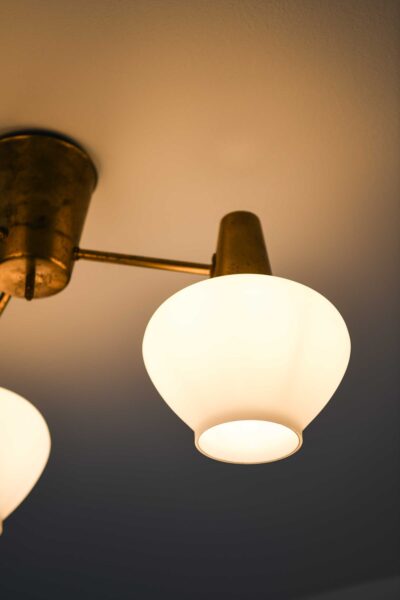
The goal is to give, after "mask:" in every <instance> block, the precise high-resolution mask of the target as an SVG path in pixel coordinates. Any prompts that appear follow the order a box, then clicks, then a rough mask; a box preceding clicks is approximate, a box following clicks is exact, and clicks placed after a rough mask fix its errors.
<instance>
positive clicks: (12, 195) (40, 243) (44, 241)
mask: <svg viewBox="0 0 400 600" xmlns="http://www.w3.org/2000/svg"><path fill="white" fill-rule="evenodd" d="M96 183H97V173H96V169H95V166H94V164H93V162H92V160H91V158H90V157H89V156H88V154H87V153H86V152H85V151H84V150H83V149H82V148H81V147H80V146H78V145H77V144H75V143H74V142H72V141H71V140H69V139H68V138H66V137H64V136H60V135H56V134H53V133H50V132H44V131H28V132H16V133H11V134H7V135H5V136H3V137H2V138H0V290H1V291H2V292H3V293H4V294H8V295H9V296H14V297H19V298H26V299H27V300H32V299H33V298H44V297H46V296H52V295H53V294H57V293H58V292H60V291H61V290H63V289H64V288H65V286H66V285H67V283H68V281H69V279H70V277H71V273H72V269H73V265H74V249H75V248H76V247H77V246H78V245H79V240H80V237H81V233H82V229H83V225H84V222H85V217H86V214H87V210H88V207H89V203H90V198H91V195H92V193H93V191H94V189H95V187H96Z"/></svg>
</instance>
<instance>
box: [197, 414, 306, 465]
mask: <svg viewBox="0 0 400 600" xmlns="http://www.w3.org/2000/svg"><path fill="white" fill-rule="evenodd" d="M301 443H302V436H301V434H298V433H296V432H295V431H294V430H293V429H291V428H290V427H287V426H286V425H281V424H280V423H273V422H272V421H262V420H254V419H252V420H241V421H228V422H227V423H219V424H218V425H214V426H213V427H209V428H208V429H206V430H205V431H203V432H202V433H200V434H199V435H198V436H196V439H195V444H196V447H197V448H198V450H200V452H202V453H203V454H205V455H206V456H208V457H210V458H214V459H216V460H221V461H223V462H230V463H243V464H255V463H265V462H273V461H275V460H279V459H281V458H286V457H287V456H290V455H291V454H293V453H294V452H296V451H297V450H298V449H299V448H300V447H301Z"/></svg>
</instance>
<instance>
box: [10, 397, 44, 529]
mask: <svg viewBox="0 0 400 600" xmlns="http://www.w3.org/2000/svg"><path fill="white" fill-rule="evenodd" d="M49 453H50V434H49V430H48V428H47V425H46V422H45V420H44V419H43V417H42V415H41V414H40V413H39V411H38V410H37V409H36V408H35V407H34V406H33V405H32V404H30V403H29V402H28V401H27V400H25V399H24V398H21V396H18V395H17V394H14V393H13V392H10V391H9V390H6V389H4V388H0V533H1V529H2V522H3V521H4V519H5V518H6V517H8V515H9V514H10V513H12V512H13V510H15V509H16V508H17V506H18V505H19V504H20V503H21V502H22V501H23V500H24V499H25V497H26V496H27V495H28V494H29V492H30V491H31V489H32V488H33V486H34V485H35V483H36V482H37V480H38V479H39V477H40V475H41V473H42V471H43V469H44V467H45V465H46V462H47V459H48V457H49Z"/></svg>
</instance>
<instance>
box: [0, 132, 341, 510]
mask: <svg viewBox="0 0 400 600" xmlns="http://www.w3.org/2000/svg"><path fill="white" fill-rule="evenodd" d="M96 182H97V174H96V170H95V167H94V165H93V163H92V161H91V159H90V157H89V156H88V154H87V153H86V152H85V151H84V150H83V149H82V148H81V147H80V146H78V145H77V144H76V143H74V142H72V141H71V140H70V139H69V138H66V137H64V136H59V135H55V134H52V133H49V132H42V131H29V132H18V133H12V134H9V135H7V136H4V137H3V138H1V139H0V290H2V294H0V313H1V312H2V311H3V310H4V308H5V306H6V304H7V302H8V300H9V298H10V297H11V296H16V297H19V298H26V299H27V300H32V299H35V298H43V297H46V296H51V295H53V294H56V293H58V292H60V291H62V290H63V289H64V288H65V286H66V285H67V284H68V281H69V280H70V277H71V274H72V270H73V267H74V264H75V262H76V261H77V260H79V259H86V260H94V261H100V262H108V263H116V264H125V265H131V266H142V267H149V268H154V269H164V270H170V271H180V272H184V273H194V274H199V275H206V276H208V277H209V279H208V280H205V281H201V282H198V283H195V284H194V285H190V286H188V287H186V288H184V289H183V290H181V291H179V292H178V293H176V294H174V295H173V296H172V297H171V298H169V299H168V300H167V301H166V302H164V303H163V304H162V305H161V306H160V308H159V309H158V310H157V311H156V312H155V313H154V315H153V317H152V318H151V319H150V322H149V324H148V326H147V329H146V332H145V336H144V341H143V356H144V362H145V365H146V368H147V371H148V373H149V375H150V377H151V379H152V381H153V383H154V385H155V386H156V388H157V389H158V391H159V392H160V394H161V396H162V397H163V398H164V400H165V401H166V402H167V404H169V406H170V407H171V408H172V410H173V411H174V412H175V413H176V414H177V415H178V416H179V417H180V418H181V419H182V420H183V421H184V422H185V423H186V424H187V425H188V426H189V427H191V428H192V429H193V430H194V435H195V444H196V447H197V448H198V449H199V450H200V451H201V452H202V453H203V454H205V455H207V456H209V457H211V458H215V459H217V460H221V461H226V462H234V463H260V462H270V461H274V460H278V459H281V458H284V457H286V456H289V455H290V454H293V453H294V452H296V451H297V450H298V449H299V448H300V446H301V444H302V436H303V430H304V429H305V427H307V425H308V424H309V423H310V422H311V421H312V420H313V419H314V418H315V417H316V416H317V414H318V413H319V412H320V411H321V410H322V408H323V407H324V406H325V404H326V403H327V402H328V401H329V399H330V398H331V397H332V395H333V393H334V392H335V390H336V388H337V386H338V385H339V383H340V381H341V379H342V377H343V375H344V373H345V371H346V368H347V364H348V361H349V357H350V338H349V334H348V331H347V328H346V325H345V323H344V321H343V319H342V317H341V316H340V314H339V312H338V311H337V310H336V308H335V307H334V306H333V305H332V304H331V303H330V302H329V301H328V300H326V299H325V298H324V297H323V296H321V295H320V294H319V293H317V292H315V291H314V290H312V289H310V288H309V287H307V286H304V285H302V284H300V283H296V282H294V281H290V280H287V279H283V278H281V277H275V276H272V273H271V268H270V264H269V261H268V256H267V251H266V248H265V243H264V238H263V234H262V230H261V225H260V222H259V220H258V218H257V217H256V216H255V215H254V214H252V213H249V212H244V211H238V212H233V213H230V214H228V215H226V216H225V217H224V218H223V219H222V221H221V225H220V232H219V238H218V245H217V251H216V254H215V255H214V256H213V260H212V264H200V263H193V262H183V261H175V260H166V259H159V258H150V257H143V256H133V255H128V254H117V253H113V252H101V251H95V250H84V249H81V248H79V241H80V236H81V232H82V228H83V225H84V221H85V217H86V213H87V209H88V206H89V202H90V198H91V195H92V192H93V191H94V189H95V186H96ZM0 418H3V419H4V420H5V422H6V420H7V418H8V417H7V416H3V417H1V415H0ZM22 437H23V435H22ZM22 442H23V440H22V438H21V443H22ZM0 448H3V446H0ZM3 451H6V448H5V447H4V450H3ZM1 452H2V450H1V449H0V453H1ZM0 463H1V455H0ZM0 508H1V507H0ZM0 516H1V514H0Z"/></svg>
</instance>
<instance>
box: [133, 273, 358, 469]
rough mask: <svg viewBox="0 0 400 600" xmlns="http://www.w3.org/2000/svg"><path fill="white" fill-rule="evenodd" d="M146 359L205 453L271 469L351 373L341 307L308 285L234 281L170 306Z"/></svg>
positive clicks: (204, 286)
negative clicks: (274, 462)
mask: <svg viewBox="0 0 400 600" xmlns="http://www.w3.org/2000/svg"><path fill="white" fill-rule="evenodd" d="M143 357H144V362H145V365H146V368H147V371H148V373H149V375H150V378H151V380H152V381H153V383H154V385H155V387H156V388H157V390H158V391H159V393H160V394H161V396H162V397H163V398H164V400H165V402H166V403H167V404H168V405H169V406H170V407H171V408H172V410H173V411H174V412H175V413H176V414H177V415H178V416H179V417H180V418H181V419H182V420H183V421H184V422H185V423H186V424H187V425H188V426H189V427H191V428H192V429H193V430H194V432H195V443H196V446H197V448H198V449H199V450H200V451H201V452H203V453H204V454H206V455H207V456H210V457H212V458H215V459H218V460H223V461H227V462H237V463H258V462H270V461H273V460H278V459H279V458H284V457H285V456H288V455H290V454H292V453H293V452H295V451H296V450H297V449H298V448H300V446H301V443H302V432H303V430H304V429H305V427H307V425H308V424H309V423H310V422H311V421H312V420H313V419H314V418H315V417H316V416H317V415H318V413H319V412H320V411H321V410H322V409H323V408H324V406H325V405H326V403H327V402H328V401H329V399H330V398H331V397H332V395H333V394H334V392H335V390H336V388H337V387H338V385H339V383H340V381H341V379H342V377H343V375H344V373H345V371H346V368H347V364H348V362H349V357H350V337H349V333H348V331H347V327H346V324H345V322H344V320H343V318H342V317H341V315H340V313H339V312H338V311H337V309H336V308H335V307H334V306H333V305H332V304H331V303H330V302H329V301H328V300H326V298H324V297H323V296H321V294H319V293H318V292H315V291H314V290H312V289H310V288H309V287H307V286H305V285H302V284H299V283H296V282H294V281H290V280H288V279H283V278H280V277H274V276H270V275H254V274H240V275H228V276H222V277H215V278H212V279H208V280H205V281H201V282H199V283H195V284H194V285H190V286H189V287H186V288H184V289H183V290H181V291H179V292H178V293H176V294H174V295H173V296H172V297H171V298H169V299H168V300H166V301H165V302H164V303H163V304H162V305H161V306H160V307H159V308H158V310H156V312H155V313H154V315H153V316H152V318H151V319H150V322H149V324H148V326H147V328H146V332H145V336H144V340H143Z"/></svg>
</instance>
